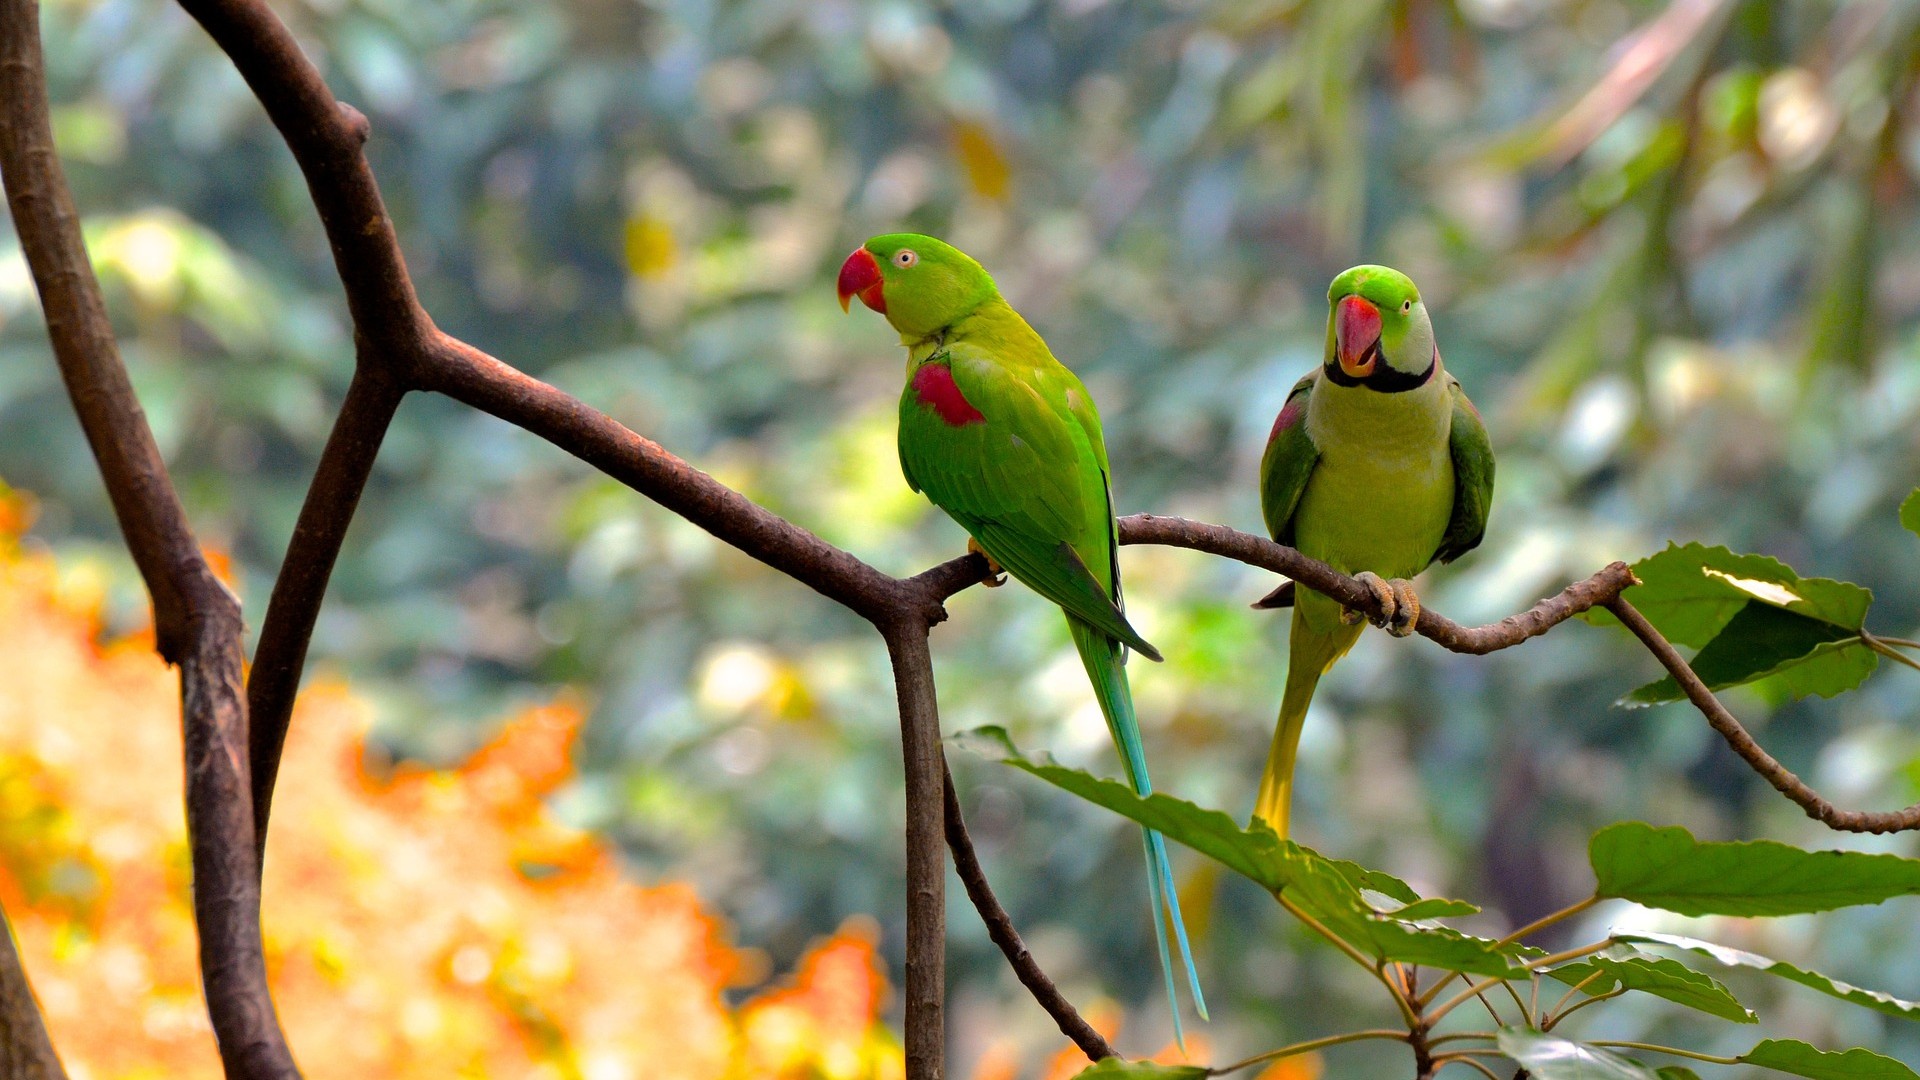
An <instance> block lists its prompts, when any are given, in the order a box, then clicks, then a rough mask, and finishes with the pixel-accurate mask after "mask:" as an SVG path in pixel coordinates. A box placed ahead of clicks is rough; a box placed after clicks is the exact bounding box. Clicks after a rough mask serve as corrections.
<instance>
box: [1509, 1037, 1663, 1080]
mask: <svg viewBox="0 0 1920 1080" xmlns="http://www.w3.org/2000/svg"><path fill="white" fill-rule="evenodd" d="M1499 1038H1500V1052H1501V1053H1503V1054H1505V1055H1507V1056H1508V1057H1510V1058H1512V1059H1513V1060H1515V1061H1517V1062H1519V1063H1520V1064H1521V1065H1523V1066H1525V1067H1526V1070H1527V1071H1528V1072H1530V1073H1532V1074H1533V1075H1534V1077H1535V1080H1659V1074H1658V1073H1655V1072H1654V1071H1653V1070H1652V1069H1649V1068H1647V1067H1646V1066H1645V1065H1642V1064H1640V1063H1639V1062H1637V1061H1633V1060H1631V1059H1628V1058H1623V1057H1621V1056H1620V1055H1619V1054H1616V1053H1614V1052H1612V1051H1611V1050H1602V1049H1601V1048H1599V1047H1597V1046H1587V1045H1585V1044H1584V1043H1577V1042H1574V1041H1573V1040H1572V1039H1563V1038H1561V1037H1560V1036H1558V1035H1548V1034H1545V1033H1543V1032H1539V1031H1535V1030H1533V1029H1532V1028H1515V1027H1503V1028H1501V1029H1500V1036H1499Z"/></svg>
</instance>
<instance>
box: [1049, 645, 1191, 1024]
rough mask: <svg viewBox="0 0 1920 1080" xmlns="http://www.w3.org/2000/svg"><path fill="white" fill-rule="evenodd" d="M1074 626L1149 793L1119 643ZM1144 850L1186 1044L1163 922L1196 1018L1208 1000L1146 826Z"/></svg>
mask: <svg viewBox="0 0 1920 1080" xmlns="http://www.w3.org/2000/svg"><path fill="white" fill-rule="evenodd" d="M1067 624H1068V626H1069V627H1070V628H1071V629H1072V631H1073V643H1074V646H1075V647H1076V648H1078V649H1079V650H1080V662H1081V663H1082V664H1084V665H1086V669H1087V678H1088V679H1089V680H1091V681H1092V683H1093V692H1094V696H1095V697H1096V698H1098V699H1099V702H1100V711H1101V712H1102V713H1103V714H1104V715H1105V716H1106V718H1107V730H1108V731H1110V732H1112V734H1113V741H1114V744H1115V745H1116V746H1117V747H1118V748H1119V750H1120V758H1121V761H1122V763H1123V764H1124V765H1125V767H1126V770H1127V780H1128V782H1129V783H1131V784H1132V785H1133V790H1135V791H1137V792H1139V793H1140V794H1142V795H1149V794H1152V792H1153V784H1152V783H1151V782H1150V781H1149V780H1148V779H1147V755H1146V750H1145V748H1143V747H1142V746H1141V744H1140V724H1139V721H1138V720H1137V719H1136V718H1135V716H1134V712H1133V691H1132V690H1131V689H1130V688H1129V687H1128V685H1127V669H1126V667H1125V666H1124V659H1123V654H1122V652H1121V646H1120V645H1119V644H1118V643H1117V642H1115V641H1114V640H1113V639H1111V638H1109V637H1107V636H1106V635H1105V634H1102V633H1101V632H1100V631H1098V630H1095V629H1094V628H1093V627H1091V626H1088V625H1086V624H1085V623H1082V622H1080V621H1079V620H1077V619H1073V618H1071V617H1069V618H1068V620H1067ZM1144 832H1145V837H1144V839H1145V842H1146V851H1147V895H1148V897H1149V898H1150V900H1151V902H1152V905H1153V938H1154V944H1155V945H1157V946H1158V947H1159V950H1160V971H1161V973H1162V974H1163V975H1164V976H1165V977H1166V982H1167V1000H1168V1003H1169V1004H1170V1005H1171V1006H1172V1007H1173V1037H1174V1040H1175V1041H1176V1042H1177V1043H1179V1044H1180V1045H1181V1047H1183V1048H1184V1047H1185V1046H1186V1036H1185V1033H1184V1032H1183V1031H1182V1030H1181V1027H1180V1001H1179V998H1178V996H1177V994H1176V989H1177V986H1178V980H1176V979H1175V977H1174V972H1173V956H1172V953H1171V951H1170V950H1169V949H1168V947H1167V927H1168V925H1169V924H1171V925H1172V927H1173V936H1174V943H1175V944H1176V945H1177V946H1178V948H1179V951H1180V959H1181V961H1182V962H1183V963H1184V964H1185V965H1186V969H1187V987H1188V989H1189V990H1190V991H1191V992H1192V994H1193V1009H1194V1012H1196V1013H1198V1014H1200V1019H1202V1020H1205V1019H1207V999H1206V997H1205V996H1204V995H1202V994H1201V992H1200V974H1199V972H1197V971H1196V970H1194V965H1193V947H1192V946H1191V945H1190V944H1189V943H1188V941H1187V924H1186V920H1185V919H1184V918H1182V916H1181V914H1180V895H1179V893H1178V892H1177V891H1176V889H1175V887H1174V882H1173V862H1172V860H1170V859H1169V858H1168V857H1167V842H1166V840H1165V839H1164V838H1162V837H1161V835H1160V834H1159V833H1157V832H1154V831H1153V830H1152V829H1147V830H1144Z"/></svg>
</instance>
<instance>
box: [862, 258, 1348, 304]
mask: <svg viewBox="0 0 1920 1080" xmlns="http://www.w3.org/2000/svg"><path fill="white" fill-rule="evenodd" d="M885 284H886V283H885V282H884V281H882V280H881V277H880V263H879V262H878V261H876V260H875V259H874V257H873V252H871V251H868V250H867V249H866V248H863V247H862V248H855V249H854V251H853V254H851V255H849V256H847V261H846V262H843V263H841V264H840V285H839V290H840V310H841V311H846V310H847V309H848V308H849V307H850V302H851V301H852V300H853V298H854V297H856V296H857V297H859V298H860V302H861V303H863V304H865V305H867V306H868V307H870V308H872V309H873V310H875V311H877V312H879V313H880V314H882V315H885V314H886V313H887V297H886V293H885V291H884V287H885ZM1377 318H1378V317H1377V316H1376V319H1377Z"/></svg>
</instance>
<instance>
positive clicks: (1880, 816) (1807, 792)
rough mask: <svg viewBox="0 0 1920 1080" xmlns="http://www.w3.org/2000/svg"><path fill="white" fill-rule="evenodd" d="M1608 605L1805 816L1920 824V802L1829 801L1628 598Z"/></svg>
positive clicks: (1833, 823)
mask: <svg viewBox="0 0 1920 1080" xmlns="http://www.w3.org/2000/svg"><path fill="white" fill-rule="evenodd" d="M1606 608H1607V610H1608V611H1611V612H1613V614H1614V615H1615V616H1616V617H1617V618H1619V620H1620V622H1621V623H1622V624H1623V625H1625V626H1626V628H1627V629H1628V630H1629V631H1631V632H1632V633H1633V635H1634V636H1635V637H1637V638H1639V639H1640V641H1641V644H1643V645H1645V646H1646V647H1647V651H1648V652H1651V653H1653V656H1654V659H1656V660H1659V661H1660V665H1661V666H1662V667H1664V668H1666V669H1667V673H1668V674H1669V675H1672V676H1673V679H1674V681H1675V682H1676V683H1679V684H1680V690H1681V692H1682V693H1684V694H1686V696H1687V700H1688V701H1691V702H1693V706H1694V708H1696V709H1699V710H1700V712H1701V714H1702V715H1703V716H1705V717H1706V718H1707V723H1708V724H1709V725H1711V726H1712V727H1713V730H1715V731H1717V732H1719V733H1720V737H1721V738H1723V739H1725V740H1726V741H1727V745H1728V746H1730V747H1732V748H1733V752H1734V753H1736V754H1738V755H1740V758H1741V760H1743V761H1745V762H1746V763H1747V764H1748V765H1749V766H1751V767H1752V768H1753V771H1755V772H1757V773H1759V774H1760V775H1761V777H1762V778H1763V779H1765V780H1766V781H1767V783H1769V784H1772V785H1773V788H1774V790H1775V791H1778V792H1780V794H1782V795H1785V796H1786V797H1787V798H1789V799H1791V800H1793V801H1794V802H1795V803H1797V804H1798V805H1799V807H1800V808H1801V809H1802V810H1805V811H1806V812H1807V816H1808V817H1810V818H1813V819H1815V820H1817V821H1820V822H1822V823H1824V824H1825V825H1826V826H1827V827H1828V828H1831V829H1839V830H1841V831H1843V832H1867V833H1885V832H1901V831H1904V830H1907V829H1913V828H1920V803H1915V804H1914V805H1912V806H1909V807H1907V808H1906V809H1904V810H1892V811H1880V812H1872V811H1866V810H1842V809H1840V808H1838V807H1836V806H1834V805H1833V803H1831V802H1828V801H1827V800H1826V799H1825V798H1824V797H1822V796H1821V795H1820V793H1819V792H1817V791H1815V790H1813V789H1812V788H1810V787H1808V786H1807V784H1806V782H1805V781H1803V780H1801V779H1800V778H1799V777H1798V776H1795V775H1794V774H1793V772H1792V770H1790V769H1788V768H1787V767H1786V766H1785V765H1782V764H1780V762H1779V761H1778V760H1776V759H1775V758H1774V756H1773V755H1772V754H1769V753H1767V752H1766V750H1765V749H1763V748H1762V747H1761V746H1760V744H1759V743H1757V742H1755V741H1754V739H1753V736H1752V735H1749V734H1748V733H1747V729H1746V728H1745V727H1743V726H1741V723H1740V721H1739V720H1738V719H1737V718H1736V717H1735V716H1734V715H1733V714H1732V713H1731V712H1728V711H1727V707H1726V706H1724V705H1722V704H1720V699H1719V698H1717V697H1715V696H1714V694H1713V691H1712V690H1709V689H1707V684H1706V683H1704V682H1702V681H1701V680H1700V676H1698V675H1696V674H1694V671H1693V668H1692V667H1690V666H1688V664H1687V662H1686V660H1684V659H1682V658H1681V656H1680V653H1679V652H1678V651H1677V650H1675V649H1674V647H1673V645H1672V643H1671V642H1669V641H1667V639H1666V637H1665V636H1664V635H1662V634H1661V633H1660V631H1658V630H1656V629H1654V627H1653V624H1652V623H1650V622H1648V621H1647V618H1646V616H1644V615H1642V614H1640V612H1639V611H1638V610H1636V609H1635V608H1634V606H1633V605H1632V604H1630V603H1628V602H1627V600H1626V598H1624V597H1621V596H1617V595H1616V596H1614V597H1613V598H1612V599H1610V600H1608V601H1607V603H1606Z"/></svg>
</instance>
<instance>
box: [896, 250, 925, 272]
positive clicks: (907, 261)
mask: <svg viewBox="0 0 1920 1080" xmlns="http://www.w3.org/2000/svg"><path fill="white" fill-rule="evenodd" d="M919 261H920V256H919V255H917V254H915V253H914V250H913V249H912V248H901V249H900V250H899V251H896V252H894V253H893V265H895V266H897V267H899V268H900V269H902V270H905V269H906V268H907V267H909V266H912V265H913V264H914V263H917V262H919Z"/></svg>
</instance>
